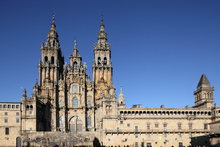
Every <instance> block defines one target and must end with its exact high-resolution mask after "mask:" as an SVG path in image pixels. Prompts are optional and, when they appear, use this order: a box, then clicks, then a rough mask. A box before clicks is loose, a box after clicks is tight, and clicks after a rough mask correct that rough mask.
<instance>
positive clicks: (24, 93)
mask: <svg viewBox="0 0 220 147" xmlns="http://www.w3.org/2000/svg"><path fill="white" fill-rule="evenodd" d="M22 96H23V97H27V91H26V89H24V90H23V95H22Z"/></svg>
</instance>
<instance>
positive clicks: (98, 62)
mask: <svg viewBox="0 0 220 147" xmlns="http://www.w3.org/2000/svg"><path fill="white" fill-rule="evenodd" d="M92 68H93V79H94V84H95V87H96V93H95V97H96V99H99V98H101V97H103V96H106V95H108V94H109V92H110V91H109V89H111V88H112V87H113V84H112V70H113V69H112V62H111V50H110V45H109V44H108V39H107V33H106V32H105V25H104V20H103V17H102V19H101V25H100V30H99V33H98V42H97V43H96V44H95V46H94V61H93V67H92ZM107 87H108V89H106V88H107Z"/></svg>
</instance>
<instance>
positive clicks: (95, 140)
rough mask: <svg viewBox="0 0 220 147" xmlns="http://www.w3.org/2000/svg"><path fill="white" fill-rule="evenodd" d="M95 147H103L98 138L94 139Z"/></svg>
mask: <svg viewBox="0 0 220 147" xmlns="http://www.w3.org/2000/svg"><path fill="white" fill-rule="evenodd" d="M93 146H94V147H100V146H101V144H100V142H99V139H98V138H96V137H95V138H94V140H93Z"/></svg>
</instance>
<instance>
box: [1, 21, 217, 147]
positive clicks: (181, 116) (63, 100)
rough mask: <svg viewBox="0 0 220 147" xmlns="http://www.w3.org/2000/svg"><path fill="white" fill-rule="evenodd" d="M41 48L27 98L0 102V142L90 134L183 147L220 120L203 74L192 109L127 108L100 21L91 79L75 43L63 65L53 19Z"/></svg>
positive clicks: (134, 145) (121, 142)
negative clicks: (35, 78)
mask: <svg viewBox="0 0 220 147" xmlns="http://www.w3.org/2000/svg"><path fill="white" fill-rule="evenodd" d="M40 50H41V58H40V61H39V64H38V71H39V81H37V82H36V83H35V84H34V86H33V93H32V94H31V96H27V92H26V90H24V92H23V95H22V98H21V103H0V111H1V113H0V116H1V117H0V119H1V120H0V128H1V129H0V131H1V134H0V139H1V140H0V146H21V145H23V146H27V145H29V146H31V145H33V146H40V144H37V142H35V143H33V142H31V140H34V138H35V139H36V136H39V135H42V134H48V133H54V132H62V133H64V134H65V133H66V134H68V133H70V134H79V133H90V134H93V135H94V136H95V138H96V141H97V140H98V141H99V143H100V145H102V146H110V147H113V146H114V147H115V146H129V147H152V146H156V147H157V146H158V147H160V146H163V147H166V146H167V147H168V146H169V147H178V146H180V147H182V146H190V145H191V143H192V138H196V137H199V136H207V135H209V133H210V127H209V124H210V123H212V122H215V121H219V120H220V107H216V106H215V105H214V97H213V92H214V88H213V87H211V85H210V82H209V80H208V79H207V77H206V76H205V75H204V74H203V75H202V76H201V79H200V80H199V83H198V86H197V89H196V91H195V92H194V96H195V105H194V106H192V107H188V106H187V107H185V108H165V107H164V106H161V107H160V108H142V107H141V105H134V106H133V107H132V108H127V107H126V103H125V97H124V94H123V91H122V89H121V91H120V94H119V96H118V97H117V96H116V93H115V91H116V89H115V86H114V84H113V80H112V79H113V64H112V61H111V46H110V44H109V43H108V38H107V33H106V31H105V25H104V21H103V19H102V21H101V24H100V30H99V32H98V37H97V43H96V44H95V45H94V59H93V64H92V74H93V75H92V77H93V78H92V79H90V77H89V75H88V74H87V65H86V64H83V62H82V57H81V56H80V53H79V49H78V47H77V42H76V41H75V42H74V45H73V49H72V53H71V55H70V56H69V61H68V63H66V64H65V62H64V57H63V55H62V50H61V48H60V42H59V36H58V33H57V31H56V25H55V20H54V17H53V18H52V23H51V27H50V29H49V32H48V34H47V38H46V41H45V42H44V43H43V44H42V45H41V49H40ZM35 141H36V140H35ZM206 143H207V144H210V143H209V142H206Z"/></svg>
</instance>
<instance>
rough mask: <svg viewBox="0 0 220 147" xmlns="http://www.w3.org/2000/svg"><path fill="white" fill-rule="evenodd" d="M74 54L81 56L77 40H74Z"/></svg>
mask: <svg viewBox="0 0 220 147" xmlns="http://www.w3.org/2000/svg"><path fill="white" fill-rule="evenodd" d="M73 56H74V57H77V56H79V53H78V49H77V42H76V40H74V47H73Z"/></svg>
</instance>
